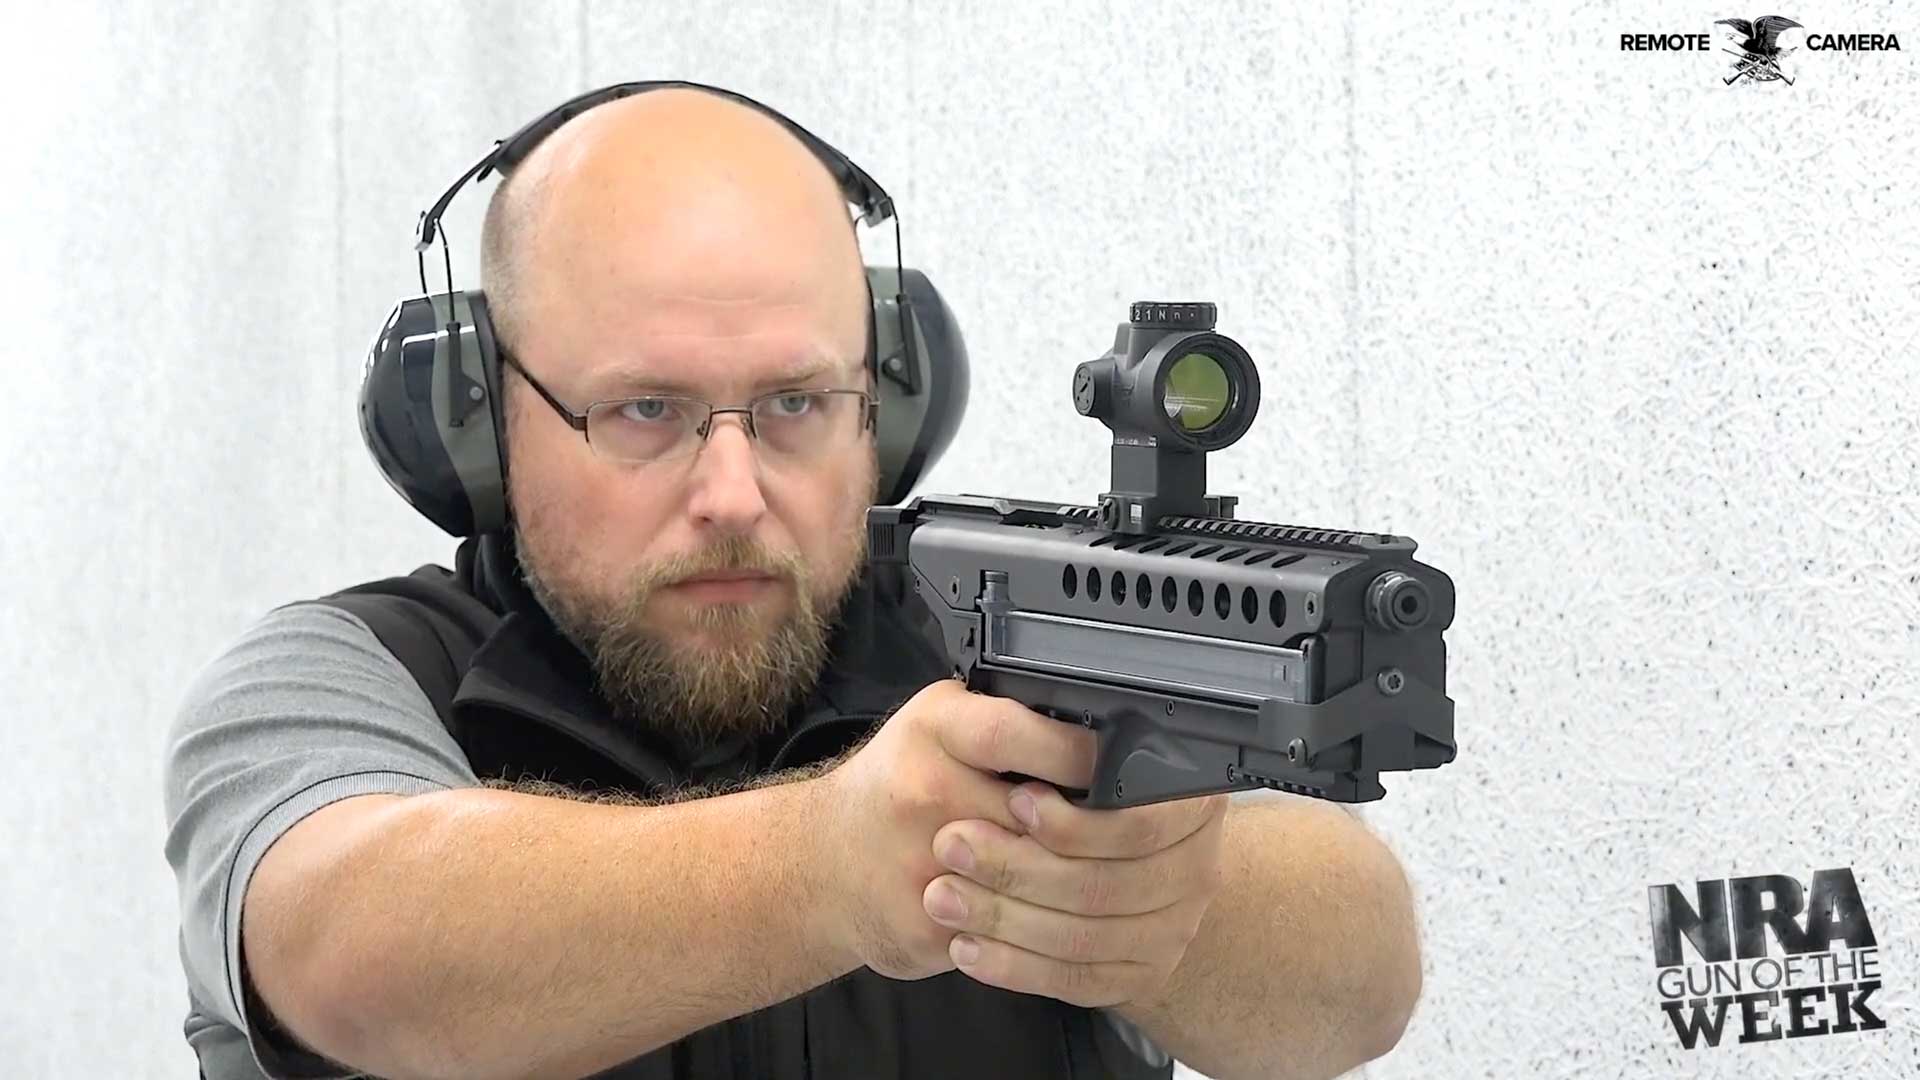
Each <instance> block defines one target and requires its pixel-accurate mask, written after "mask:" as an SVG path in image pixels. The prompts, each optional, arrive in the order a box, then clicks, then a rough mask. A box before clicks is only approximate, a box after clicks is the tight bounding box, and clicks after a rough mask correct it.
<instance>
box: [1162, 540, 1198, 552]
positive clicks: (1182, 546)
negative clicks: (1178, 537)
mask: <svg viewBox="0 0 1920 1080" xmlns="http://www.w3.org/2000/svg"><path fill="white" fill-rule="evenodd" d="M1192 546H1193V541H1191V540H1182V541H1180V542H1179V543H1177V544H1175V545H1173V546H1172V547H1170V548H1168V549H1167V550H1165V551H1163V552H1161V553H1160V554H1162V555H1178V554H1180V553H1181V552H1183V551H1185V550H1187V549H1188V548H1190V547H1192Z"/></svg>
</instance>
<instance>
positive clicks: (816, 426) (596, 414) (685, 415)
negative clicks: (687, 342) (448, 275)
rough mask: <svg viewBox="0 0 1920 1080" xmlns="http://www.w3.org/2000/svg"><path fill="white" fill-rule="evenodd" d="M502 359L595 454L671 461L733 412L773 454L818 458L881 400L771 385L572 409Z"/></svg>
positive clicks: (873, 415)
mask: <svg viewBox="0 0 1920 1080" xmlns="http://www.w3.org/2000/svg"><path fill="white" fill-rule="evenodd" d="M501 359H502V360H503V361H504V362H505V363H506V364H507V366H509V367H511V368H513V369H514V370H515V371H517V372H519V373H520V375H521V377H522V378H524V379H526V380H527V383H528V385H530V386H532V387H533V389H534V390H535V392H537V393H538V394H539V395H540V396H541V397H543V398H545V399H546V401H547V404H548V405H551V406H553V411H554V412H556V413H559V414H560V417H561V418H562V419H564V420H565V421H566V422H567V423H568V424H569V425H570V426H572V428H573V429H574V430H575V431H578V432H580V433H582V434H583V435H585V436H586V440H587V446H588V448H589V449H591V450H592V451H593V452H594V453H595V454H599V455H601V456H603V457H607V458H611V459H613V460H615V461H621V462H626V463H629V464H635V465H645V464H651V463H653V462H659V461H672V460H675V459H677V458H684V457H687V456H688V455H690V454H693V453H695V452H696V451H698V450H699V449H700V447H702V446H704V445H705V444H706V441H707V436H708V435H710V434H712V432H713V418H714V417H716V416H719V415H721V414H722V413H739V414H740V419H741V422H742V424H743V426H745V428H746V429H747V435H748V437H749V438H751V439H753V440H754V442H755V443H757V444H758V445H759V446H760V447H762V448H764V449H765V451H766V452H768V453H769V454H770V455H771V456H773V457H775V458H778V459H782V460H785V461H790V462H795V463H806V462H811V461H818V460H821V459H823V458H828V457H831V456H832V455H833V454H834V453H836V452H837V451H840V450H844V449H846V447H847V446H848V445H849V444H851V443H852V442H854V441H855V440H856V439H857V438H858V437H859V436H860V435H861V434H862V433H864V432H868V431H872V430H873V429H874V426H875V423H876V421H877V420H878V417H879V411H880V402H879V401H878V400H877V399H875V398H874V397H873V395H871V394H868V393H867V392H866V391H864V390H838V389H820V390H775V391H773V392H772V393H767V394H762V395H760V396H759V397H757V398H754V399H753V400H752V401H749V402H747V403H746V404H745V405H744V406H740V407H738V408H733V407H728V408H721V407H718V406H715V405H714V404H713V403H712V402H709V401H702V400H700V399H699V398H693V397H682V396H679V395H676V394H649V395H647V396H645V397H630V398H616V399H612V400H608V401H596V402H594V403H593V404H591V405H588V406H587V408H586V411H585V412H574V411H573V410H572V409H570V408H568V407H567V406H565V405H563V404H561V403H560V399H558V398H556V397H554V396H553V394H552V393H550V392H548V390H547V388H546V387H545V386H542V385H541V384H540V380H538V379H536V378H534V377H533V375H532V373H530V372H528V371H527V369H526V368H524V367H522V366H521V365H520V362H519V361H518V360H516V359H514V357H513V355H512V354H511V353H507V352H504V351H503V352H502V353H501Z"/></svg>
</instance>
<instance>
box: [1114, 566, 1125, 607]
mask: <svg viewBox="0 0 1920 1080" xmlns="http://www.w3.org/2000/svg"><path fill="white" fill-rule="evenodd" d="M1113 602H1114V603H1116V604H1124V603H1126V602H1127V575H1125V574H1123V573H1121V572H1120V571H1118V570H1115V571H1114V572H1113Z"/></svg>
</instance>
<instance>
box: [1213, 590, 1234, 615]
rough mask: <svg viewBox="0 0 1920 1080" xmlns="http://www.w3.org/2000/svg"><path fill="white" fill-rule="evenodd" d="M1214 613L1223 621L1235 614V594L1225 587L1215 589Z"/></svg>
mask: <svg viewBox="0 0 1920 1080" xmlns="http://www.w3.org/2000/svg"><path fill="white" fill-rule="evenodd" d="M1213 613H1214V614H1215V615H1218V616H1220V617H1221V618H1223V619H1224V618H1226V617H1227V616H1228V615H1230V614H1232V613H1233V594H1232V593H1231V592H1228V591H1227V587H1226V586H1225V585H1215V586H1214V587H1213Z"/></svg>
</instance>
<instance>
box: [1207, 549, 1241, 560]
mask: <svg viewBox="0 0 1920 1080" xmlns="http://www.w3.org/2000/svg"><path fill="white" fill-rule="evenodd" d="M1246 553H1247V549H1246V548H1232V549H1229V550H1227V551H1223V552H1221V553H1220V557H1219V558H1217V559H1215V560H1213V561H1214V562H1232V561H1233V560H1235V559H1237V558H1239V557H1240V556H1242V555H1245V554H1246Z"/></svg>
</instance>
